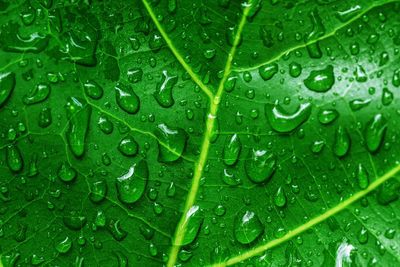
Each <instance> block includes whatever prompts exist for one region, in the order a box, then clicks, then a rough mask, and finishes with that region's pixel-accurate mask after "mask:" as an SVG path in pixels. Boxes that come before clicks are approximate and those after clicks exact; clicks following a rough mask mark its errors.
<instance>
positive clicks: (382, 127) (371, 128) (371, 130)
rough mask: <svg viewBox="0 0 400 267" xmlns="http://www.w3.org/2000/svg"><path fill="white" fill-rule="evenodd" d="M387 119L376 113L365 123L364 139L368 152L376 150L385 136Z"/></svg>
mask: <svg viewBox="0 0 400 267" xmlns="http://www.w3.org/2000/svg"><path fill="white" fill-rule="evenodd" d="M386 128H387V121H386V119H385V118H384V117H383V115H382V114H380V113H379V114H376V115H375V117H374V118H372V119H371V120H370V121H369V122H368V123H367V125H366V129H365V141H366V144H367V148H368V150H369V151H370V152H372V153H373V152H376V151H377V150H378V148H379V147H380V145H381V143H382V141H383V137H384V136H385V132H386Z"/></svg>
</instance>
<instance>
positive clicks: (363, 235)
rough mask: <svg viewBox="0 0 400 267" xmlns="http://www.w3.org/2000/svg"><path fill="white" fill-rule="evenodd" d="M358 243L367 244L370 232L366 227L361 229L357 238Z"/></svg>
mask: <svg viewBox="0 0 400 267" xmlns="http://www.w3.org/2000/svg"><path fill="white" fill-rule="evenodd" d="M357 239H358V242H360V244H365V243H367V242H368V231H367V229H365V228H364V227H362V228H361V230H360V232H359V233H358V236H357Z"/></svg>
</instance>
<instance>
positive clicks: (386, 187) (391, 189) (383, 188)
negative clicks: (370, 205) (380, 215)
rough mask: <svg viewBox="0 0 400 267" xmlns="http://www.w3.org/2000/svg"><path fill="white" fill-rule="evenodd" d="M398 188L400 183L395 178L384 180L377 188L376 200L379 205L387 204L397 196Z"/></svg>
mask: <svg viewBox="0 0 400 267" xmlns="http://www.w3.org/2000/svg"><path fill="white" fill-rule="evenodd" d="M399 189H400V183H399V181H397V180H396V179H391V180H387V181H385V182H384V183H383V184H381V185H380V186H379V188H378V192H377V195H376V197H377V200H378V203H379V204H381V205H388V204H389V203H391V202H393V201H395V200H397V199H398V198H399V195H398V192H399Z"/></svg>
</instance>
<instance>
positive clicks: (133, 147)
mask: <svg viewBox="0 0 400 267" xmlns="http://www.w3.org/2000/svg"><path fill="white" fill-rule="evenodd" d="M118 150H119V152H121V153H122V154H123V155H125V156H127V157H133V156H135V155H136V154H137V153H138V150H139V146H138V144H137V143H136V141H135V139H134V138H133V137H132V136H131V135H127V136H125V137H124V138H123V139H122V140H121V141H120V142H119V145H118Z"/></svg>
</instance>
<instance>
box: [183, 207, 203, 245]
mask: <svg viewBox="0 0 400 267" xmlns="http://www.w3.org/2000/svg"><path fill="white" fill-rule="evenodd" d="M203 220H204V217H203V214H202V212H201V211H200V209H199V206H192V207H191V208H190V209H189V211H188V213H187V214H186V217H185V225H186V227H185V231H184V232H185V233H184V236H183V240H182V244H181V245H182V246H186V245H188V244H190V243H192V242H193V241H194V240H195V239H196V237H197V235H198V233H199V230H200V227H201V225H202V223H203Z"/></svg>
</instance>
